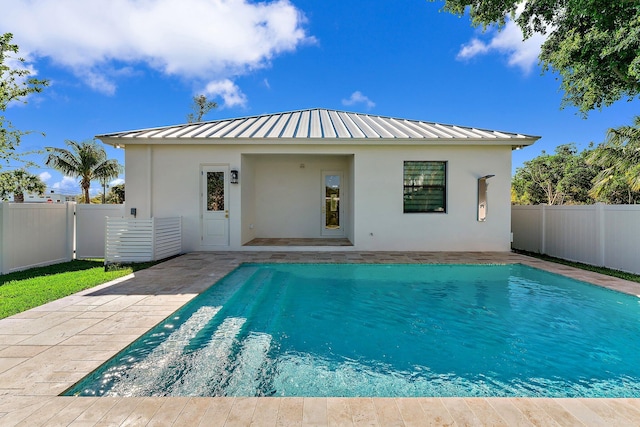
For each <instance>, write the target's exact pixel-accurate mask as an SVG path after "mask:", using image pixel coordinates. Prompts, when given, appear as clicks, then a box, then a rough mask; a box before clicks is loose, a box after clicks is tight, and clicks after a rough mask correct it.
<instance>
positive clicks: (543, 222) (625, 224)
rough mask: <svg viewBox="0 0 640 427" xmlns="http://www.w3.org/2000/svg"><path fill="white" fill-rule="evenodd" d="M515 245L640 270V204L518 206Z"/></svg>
mask: <svg viewBox="0 0 640 427" xmlns="http://www.w3.org/2000/svg"><path fill="white" fill-rule="evenodd" d="M511 230H512V233H513V243H512V247H513V248H514V249H521V250H525V251H530V252H536V253H542V254H547V255H551V256H554V257H557V258H562V259H567V260H570V261H577V262H582V263H585V264H591V265H597V266H604V267H608V268H613V269H616V270H622V271H628V272H631V273H637V274H640V250H639V249H640V243H639V242H640V205H604V204H602V203H598V204H595V205H584V206H545V205H539V206H513V207H512V210H511Z"/></svg>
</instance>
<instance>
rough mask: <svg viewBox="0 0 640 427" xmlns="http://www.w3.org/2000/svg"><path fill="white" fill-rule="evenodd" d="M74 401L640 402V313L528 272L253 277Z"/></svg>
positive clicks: (282, 270)
mask: <svg viewBox="0 0 640 427" xmlns="http://www.w3.org/2000/svg"><path fill="white" fill-rule="evenodd" d="M206 307H209V308H206ZM203 310H204V311H205V312H206V313H205V314H203ZM185 325H186V326H185ZM194 325H197V328H196V329H194V327H193V326H194ZM171 343H173V344H171ZM67 394H70V395H74V394H81V395H117V396H130V395H139V396H164V395H174V396H345V397H350V396H379V397H386V396H396V397H411V396H526V397H538V396H544V397H640V304H638V298H636V297H633V296H630V295H626V294H621V293H617V292H614V291H610V290H607V289H603V288H599V287H597V286H593V285H589V284H586V283H583V282H578V281H575V280H572V279H568V278H565V277H562V276H558V275H555V274H552V273H548V272H544V271H541V270H537V269H534V268H531V267H526V266H522V265H490V266H489V265H388V264H387V265H362V264H248V265H243V266H241V267H239V268H238V269H236V270H235V271H234V272H232V273H231V274H229V275H228V276H227V277H225V278H224V279H222V280H221V281H219V282H218V283H216V284H215V285H214V286H212V287H211V288H210V289H209V290H207V291H206V292H204V293H203V294H202V295H200V296H199V297H198V298H196V299H195V300H193V301H192V302H190V303H189V304H188V305H186V306H185V307H183V308H182V309H181V310H179V311H178V312H176V313H175V314H174V315H172V316H170V317H169V318H168V319H167V320H166V321H165V322H163V323H162V324H160V325H159V326H158V327H156V328H154V329H153V330H152V331H150V332H149V333H148V334H147V335H145V336H144V337H142V338H141V339H140V340H138V341H137V342H135V343H133V344H132V345H131V346H130V347H129V348H127V349H126V350H125V351H123V352H122V353H121V354H119V355H118V356H116V357H115V358H114V359H112V360H110V361H109V362H107V363H106V364H105V365H104V366H103V367H101V368H100V369H98V370H97V371H96V372H94V373H92V374H91V375H89V376H88V377H87V378H86V379H85V380H83V381H82V382H80V383H79V384H77V385H76V386H74V388H72V389H71V390H69V391H68V392H67Z"/></svg>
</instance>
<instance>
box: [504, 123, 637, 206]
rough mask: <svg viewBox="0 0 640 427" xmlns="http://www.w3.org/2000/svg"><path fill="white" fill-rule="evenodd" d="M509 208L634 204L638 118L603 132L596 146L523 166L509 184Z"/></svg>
mask: <svg viewBox="0 0 640 427" xmlns="http://www.w3.org/2000/svg"><path fill="white" fill-rule="evenodd" d="M511 202H512V203H514V204H540V203H545V204H549V205H554V204H583V203H595V202H603V203H608V204H636V203H640V116H639V117H636V118H635V119H634V122H633V124H632V125H630V126H620V127H618V128H613V129H609V130H608V131H607V135H606V139H605V141H604V142H602V143H601V144H599V145H597V146H596V147H593V146H590V147H589V149H587V150H584V151H582V152H581V153H578V152H577V151H576V148H575V145H573V144H566V145H560V146H558V147H557V148H556V150H555V153H554V154H547V153H545V152H543V153H542V155H540V156H538V157H536V158H534V159H532V160H529V161H526V162H524V164H523V165H522V167H520V168H518V169H516V173H515V175H514V177H513V180H512V181H511Z"/></svg>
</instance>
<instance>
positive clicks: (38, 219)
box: [0, 202, 74, 274]
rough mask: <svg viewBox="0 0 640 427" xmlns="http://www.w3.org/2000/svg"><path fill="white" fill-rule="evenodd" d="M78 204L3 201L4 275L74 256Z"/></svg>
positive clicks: (0, 265)
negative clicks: (76, 205)
mask: <svg viewBox="0 0 640 427" xmlns="http://www.w3.org/2000/svg"><path fill="white" fill-rule="evenodd" d="M73 209H74V203H65V204H46V203H42V204H35V203H8V202H3V203H0V274H5V273H9V272H12V271H17V270H23V269H26V268H31V267H37V266H41V265H48V264H55V263H58V262H64V261H71V260H72V259H73V246H74V226H73V223H74V221H73Z"/></svg>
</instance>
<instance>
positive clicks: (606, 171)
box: [588, 116, 640, 204]
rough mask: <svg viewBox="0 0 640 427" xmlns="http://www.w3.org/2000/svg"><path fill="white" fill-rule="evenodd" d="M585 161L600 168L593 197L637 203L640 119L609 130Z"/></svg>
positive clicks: (639, 191) (639, 164)
mask: <svg viewBox="0 0 640 427" xmlns="http://www.w3.org/2000/svg"><path fill="white" fill-rule="evenodd" d="M588 161H589V163H591V164H593V165H596V166H598V167H599V168H600V172H599V173H598V174H597V175H596V177H595V178H594V180H593V188H592V189H591V195H592V196H593V197H595V198H597V199H598V200H601V201H606V202H607V203H628V204H631V203H637V202H638V201H640V197H639V196H640V116H638V117H636V118H635V119H634V121H633V125H631V126H620V127H618V128H612V129H609V130H608V131H607V136H606V140H605V142H603V143H602V144H600V145H598V146H597V147H596V148H595V149H594V150H593V152H592V153H591V155H590V156H589V158H588Z"/></svg>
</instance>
